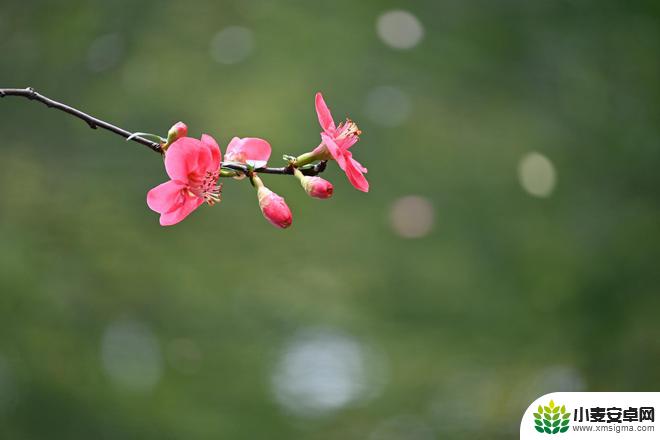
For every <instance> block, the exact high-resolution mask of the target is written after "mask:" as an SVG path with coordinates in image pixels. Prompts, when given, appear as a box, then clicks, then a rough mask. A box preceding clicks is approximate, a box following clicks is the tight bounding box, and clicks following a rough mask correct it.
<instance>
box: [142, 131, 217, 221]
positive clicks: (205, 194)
mask: <svg viewBox="0 0 660 440" xmlns="http://www.w3.org/2000/svg"><path fill="white" fill-rule="evenodd" d="M221 158H222V154H221V153H220V147H218V144H217V142H216V141H215V139H213V138H212V137H211V136H209V135H206V134H204V135H202V138H201V140H197V139H193V138H189V137H183V138H180V139H177V140H176V141H175V142H174V143H173V144H172V145H170V147H169V149H168V150H167V153H166V154H165V170H166V171H167V174H168V176H170V179H171V180H169V181H167V182H165V183H162V184H160V185H158V186H157V187H155V188H153V189H152V190H151V191H149V193H148V194H147V205H149V208H151V209H152V210H154V211H156V212H158V213H159V214H160V224H161V225H162V226H169V225H174V224H176V223H179V222H180V221H181V220H183V219H184V218H186V217H187V216H188V214H190V213H191V212H193V211H194V210H195V209H197V208H198V207H199V206H200V205H201V204H202V203H204V202H206V203H208V204H209V205H213V204H215V203H216V202H219V201H220V187H221V185H218V177H219V172H220V161H221Z"/></svg>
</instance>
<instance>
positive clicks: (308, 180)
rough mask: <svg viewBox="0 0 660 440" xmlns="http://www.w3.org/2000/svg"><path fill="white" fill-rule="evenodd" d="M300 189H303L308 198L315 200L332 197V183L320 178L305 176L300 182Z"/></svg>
mask: <svg viewBox="0 0 660 440" xmlns="http://www.w3.org/2000/svg"><path fill="white" fill-rule="evenodd" d="M300 183H301V184H302V187H303V188H304V189H305V192H306V193H307V194H309V195H310V196H312V197H314V198H317V199H329V198H330V197H332V191H333V189H334V188H333V187H332V183H330V182H328V181H327V180H325V179H323V178H321V177H317V176H314V177H310V176H305V177H304V178H303V179H301V180H300Z"/></svg>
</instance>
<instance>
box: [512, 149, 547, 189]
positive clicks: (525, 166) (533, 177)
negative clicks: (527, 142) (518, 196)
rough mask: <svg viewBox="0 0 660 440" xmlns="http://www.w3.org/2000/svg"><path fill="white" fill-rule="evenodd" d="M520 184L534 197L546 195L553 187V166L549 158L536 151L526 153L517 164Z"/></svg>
mask: <svg viewBox="0 0 660 440" xmlns="http://www.w3.org/2000/svg"><path fill="white" fill-rule="evenodd" d="M518 179H519V180H520V185H522V187H523V189H524V190H525V191H527V192H528V193H529V194H531V195H533V196H536V197H548V196H550V195H551V194H552V191H553V190H554V189H555V183H556V173H555V167H554V165H552V162H550V159H548V158H547V157H545V156H544V155H542V154H540V153H536V152H532V153H528V154H526V155H525V156H523V158H522V159H521V160H520V163H519V164H518Z"/></svg>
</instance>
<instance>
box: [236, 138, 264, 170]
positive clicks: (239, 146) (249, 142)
mask: <svg viewBox="0 0 660 440" xmlns="http://www.w3.org/2000/svg"><path fill="white" fill-rule="evenodd" d="M270 151H271V150H270V144H269V143H268V142H266V141H265V140H263V139H259V138H250V137H248V138H242V139H241V138H238V137H235V138H233V139H232V140H231V142H229V145H227V151H226V152H225V160H226V161H228V162H240V163H249V164H250V165H252V166H254V167H255V168H258V167H260V166H264V165H265V164H266V162H268V159H269V158H270Z"/></svg>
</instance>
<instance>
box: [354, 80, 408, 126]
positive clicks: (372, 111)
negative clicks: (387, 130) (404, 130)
mask: <svg viewBox="0 0 660 440" xmlns="http://www.w3.org/2000/svg"><path fill="white" fill-rule="evenodd" d="M411 108H412V105H411V102H410V97H409V96H408V95H407V94H406V93H404V92H403V91H401V90H400V89H397V88H396V87H391V86H381V87H376V88H373V89H371V90H370V91H369V94H368V95H367V100H366V104H365V111H366V113H367V116H369V118H370V119H371V120H372V121H374V122H375V123H377V124H380V125H383V126H386V127H396V126H397V125H401V124H402V123H403V122H405V121H406V120H407V119H408V116H410V110H411Z"/></svg>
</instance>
